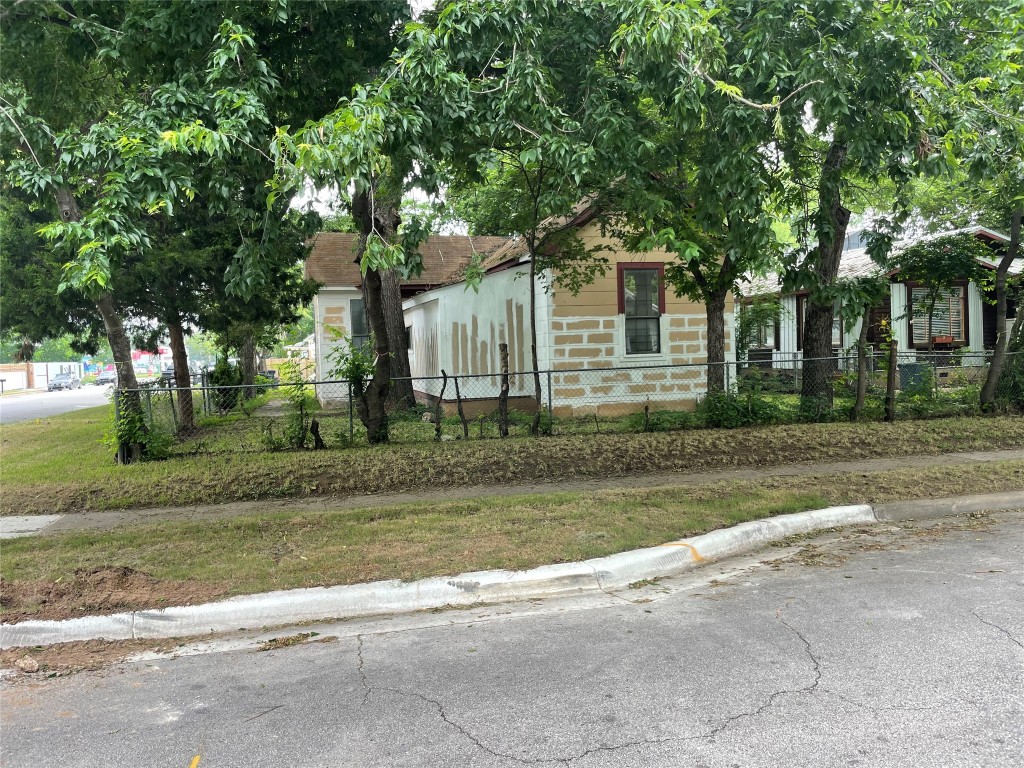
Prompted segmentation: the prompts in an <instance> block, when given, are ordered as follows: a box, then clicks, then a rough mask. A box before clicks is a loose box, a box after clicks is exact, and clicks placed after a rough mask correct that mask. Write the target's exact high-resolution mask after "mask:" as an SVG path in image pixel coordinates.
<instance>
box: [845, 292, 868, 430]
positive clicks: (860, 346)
mask: <svg viewBox="0 0 1024 768" xmlns="http://www.w3.org/2000/svg"><path fill="white" fill-rule="evenodd" d="M870 327H871V308H870V307H868V308H867V309H866V311H865V312H864V317H863V318H862V319H861V321H860V336H859V337H858V339H857V400H856V401H855V402H854V404H853V410H852V411H850V421H856V420H857V419H859V418H860V415H861V413H862V412H863V411H864V401H865V400H866V399H867V394H868V330H869V329H870Z"/></svg>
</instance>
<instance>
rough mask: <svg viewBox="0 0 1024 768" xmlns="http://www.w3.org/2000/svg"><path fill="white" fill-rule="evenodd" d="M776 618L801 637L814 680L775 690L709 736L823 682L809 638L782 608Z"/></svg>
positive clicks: (756, 715) (715, 729) (806, 691)
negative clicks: (783, 613)
mask: <svg viewBox="0 0 1024 768" xmlns="http://www.w3.org/2000/svg"><path fill="white" fill-rule="evenodd" d="M776 618H777V619H778V620H779V623H780V624H782V625H783V626H784V627H786V629H788V630H789V631H790V632H792V633H793V634H794V635H796V636H797V637H798V638H800V642H801V643H803V646H804V651H805V652H806V653H807V658H808V659H810V661H811V664H812V665H813V667H814V680H813V681H812V682H811V684H810V685H805V686H803V687H802V688H783V689H782V690H781V691H774V692H772V693H770V694H769V695H768V698H767V699H765V701H764V703H763V704H761V706H759V707H758V708H757V709H754V710H751V711H750V712H740V713H739V714H738V715H733V716H732V717H729V718H727V719H726V720H725V722H723V723H722V724H721V725H719V726H717V727H716V728H713V729H712V731H711V733H710V734H709V735H708V736H707V738H709V739H714V738H716V737H717V736H718V735H719V734H721V733H723V732H724V731H726V730H727V729H729V728H730V727H731V726H733V725H734V724H735V723H738V722H739V721H740V720H746V719H748V718H753V717H758V716H759V715H761V714H763V713H764V712H765V711H767V710H768V709H770V708H771V707H772V706H773V705H774V704H775V702H776V700H777V699H779V697H781V696H786V695H789V694H802V693H813V692H814V690H815V689H816V688H817V687H818V684H819V683H820V682H821V663H820V662H819V661H818V658H817V657H816V656H815V655H814V651H813V650H812V648H811V644H810V643H809V642H808V641H807V638H806V637H804V636H803V634H802V633H801V632H800V630H798V629H797V628H796V627H794V626H793V625H792V624H790V623H789V622H788V621H786V620H785V619H784V618H782V615H781V609H780V611H779V613H777V614H776Z"/></svg>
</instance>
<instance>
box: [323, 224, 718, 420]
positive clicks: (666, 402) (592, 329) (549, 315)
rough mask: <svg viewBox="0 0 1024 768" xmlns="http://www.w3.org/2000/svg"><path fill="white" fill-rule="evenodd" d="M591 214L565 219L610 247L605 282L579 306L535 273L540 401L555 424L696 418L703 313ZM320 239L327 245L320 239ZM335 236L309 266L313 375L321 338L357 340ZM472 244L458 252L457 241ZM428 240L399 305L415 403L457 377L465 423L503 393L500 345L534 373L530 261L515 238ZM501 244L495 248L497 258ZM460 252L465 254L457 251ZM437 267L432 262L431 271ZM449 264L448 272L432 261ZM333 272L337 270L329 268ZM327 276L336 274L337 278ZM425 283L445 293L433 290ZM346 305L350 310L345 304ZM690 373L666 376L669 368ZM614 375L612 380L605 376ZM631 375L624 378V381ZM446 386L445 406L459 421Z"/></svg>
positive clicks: (524, 406)
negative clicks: (349, 335)
mask: <svg viewBox="0 0 1024 768" xmlns="http://www.w3.org/2000/svg"><path fill="white" fill-rule="evenodd" d="M594 218H595V214H594V211H592V210H590V209H583V210H581V211H579V212H578V213H576V214H575V215H574V216H572V217H570V218H569V219H568V220H564V221H563V222H562V224H561V226H563V227H572V228H575V229H576V231H577V235H578V236H579V237H580V239H581V240H583V242H584V244H585V245H586V246H587V247H588V248H590V247H594V246H597V245H604V246H606V247H607V248H608V250H606V251H604V252H603V253H602V254H601V255H602V256H603V257H605V258H607V259H608V261H609V267H608V270H607V271H606V273H605V274H604V276H602V277H598V278H597V279H596V280H595V281H594V282H593V283H591V284H590V285H587V286H585V287H584V288H583V289H582V290H581V291H580V293H579V294H578V295H575V296H574V295H572V294H571V293H570V292H568V291H566V290H562V289H560V288H558V287H557V285H555V286H554V288H553V289H552V290H548V289H549V287H551V286H552V282H553V275H552V274H550V273H545V274H539V275H538V276H537V278H536V286H535V288H536V295H537V357H538V366H539V369H540V370H541V371H545V372H546V371H551V372H552V373H551V375H550V377H549V376H548V374H547V373H545V374H543V375H542V387H543V390H544V396H543V400H544V401H545V402H546V401H547V399H548V395H547V392H548V387H549V386H550V388H551V401H552V402H551V404H552V406H553V411H554V414H555V415H556V416H565V415H574V414H584V413H598V414H600V415H615V414H621V413H628V412H634V411H637V410H641V409H643V407H644V405H645V404H646V403H650V404H651V405H652V406H653V407H656V408H685V409H691V408H693V407H694V405H695V404H696V401H697V398H698V397H700V396H702V395H703V394H704V393H705V392H706V381H707V371H706V367H705V365H704V364H706V361H707V331H706V325H707V323H706V315H705V308H704V306H703V305H702V304H697V303H694V302H692V301H690V300H688V299H686V298H678V297H676V296H675V295H673V293H672V292H671V291H667V290H666V286H665V281H664V271H665V263H666V262H669V261H671V260H672V259H673V258H674V257H673V256H672V255H670V254H666V253H664V252H652V253H644V254H633V253H629V252H626V251H625V250H623V249H622V247H621V245H620V244H619V243H617V242H616V241H613V240H610V239H608V238H606V237H604V236H603V235H602V234H601V229H600V226H599V225H598V223H597V222H596V221H595V220H594ZM321 237H323V236H322V235H321ZM339 237H340V236H337V235H335V236H333V244H332V246H331V251H332V252H333V253H334V254H335V255H334V258H333V260H332V259H331V258H330V257H329V256H328V249H327V248H326V247H325V246H324V244H322V243H321V242H319V241H318V244H317V246H316V247H315V248H314V252H313V256H312V257H311V261H312V268H311V267H310V266H307V273H308V274H309V275H310V277H314V278H315V279H318V280H320V281H321V282H322V283H324V284H325V288H324V289H323V290H321V292H320V294H319V296H318V297H317V301H318V307H317V310H316V318H317V364H318V370H321V371H322V370H323V369H324V365H323V356H324V354H325V352H326V345H325V344H324V342H325V341H326V339H325V337H324V336H323V332H322V330H321V327H322V326H324V325H334V326H337V327H341V328H354V329H356V330H360V329H362V328H363V327H364V326H362V325H360V324H359V323H358V322H356V323H355V324H354V325H353V324H351V321H350V320H349V318H350V317H351V316H352V313H353V312H358V311H360V306H361V305H360V304H359V303H358V300H359V299H360V298H361V296H360V293H359V290H358V289H357V288H356V287H355V284H356V283H357V282H358V275H359V273H358V270H357V269H356V268H355V265H353V264H351V263H350V262H351V256H350V254H351V241H348V242H344V243H342V242H341V241H339V240H338V239H337V238H339ZM460 240H461V241H462V242H463V243H465V245H460V246H458V248H457V247H456V241H460ZM494 241H495V238H473V239H472V240H471V241H470V238H465V237H464V238H432V239H431V241H428V246H427V247H426V248H425V249H423V250H422V252H423V254H424V262H425V271H424V277H423V278H421V281H423V282H421V283H419V284H416V285H412V284H410V285H409V286H408V289H409V292H410V293H414V294H415V295H412V296H410V297H409V298H408V299H407V300H406V301H405V303H404V308H405V320H406V325H407V326H408V328H409V340H408V341H409V345H410V346H409V362H410V365H411V368H412V374H413V376H414V377H417V378H418V379H419V380H418V381H416V382H415V385H414V388H415V389H416V392H417V395H418V397H419V398H420V399H421V400H422V401H423V402H429V403H433V402H436V400H437V398H438V397H440V396H441V381H439V380H434V379H427V378H425V377H434V376H440V375H441V372H442V370H443V371H445V372H446V373H447V374H448V375H449V376H453V375H458V376H459V377H460V385H461V395H462V398H463V399H464V401H466V402H465V403H464V405H465V410H466V413H467V415H468V416H473V415H476V414H477V413H481V412H485V411H490V410H493V408H494V407H495V400H496V398H497V394H498V389H499V386H500V376H499V373H500V370H501V364H500V359H499V345H500V344H502V343H505V344H508V354H509V370H510V372H512V373H513V374H522V373H523V372H527V371H531V370H532V369H533V366H532V361H531V354H530V286H529V258H528V256H527V253H526V250H527V249H526V246H525V243H524V242H523V241H522V240H521V239H517V238H513V239H509V240H504V239H502V240H500V241H498V243H495V242H494ZM470 244H471V245H472V249H473V250H475V251H479V252H484V253H489V255H488V256H486V258H484V260H483V261H482V264H481V267H482V270H483V271H484V277H483V279H482V280H481V282H480V284H479V286H478V287H477V289H476V290H474V289H473V288H469V287H467V285H466V283H465V280H464V279H463V275H462V272H463V268H464V266H465V263H466V262H468V260H469V255H470V247H469V246H470ZM496 245H497V247H495V246H496ZM460 249H461V250H460ZM428 257H429V259H431V261H428ZM440 257H444V258H443V264H441V265H439V264H437V261H439V260H440ZM328 265H330V266H328ZM328 269H332V270H338V274H340V275H343V276H344V279H342V278H341V277H340V276H339V277H335V276H334V274H329V273H328V272H327V270H328ZM424 283H428V284H429V283H443V284H440V285H437V284H435V285H428V284H424ZM346 302H347V305H346ZM732 332H733V329H732V306H731V302H730V304H729V306H728V308H727V313H726V334H727V336H726V353H727V357H728V359H729V360H730V361H731V362H733V363H734V362H735V354H734V351H733V345H732ZM680 365H689V366H690V367H681V368H675V369H670V368H669V366H680ZM612 368H615V369H616V370H608V369H612ZM626 369H629V370H626ZM533 392H534V383H533V377H532V376H524V375H513V376H511V377H510V390H509V395H510V407H512V408H518V409H521V410H532V409H533V408H534V401H533V400H532V396H533ZM454 400H455V396H454V391H453V386H452V384H451V383H449V385H448V389H447V390H446V391H445V394H444V407H445V409H446V410H452V409H453V404H454Z"/></svg>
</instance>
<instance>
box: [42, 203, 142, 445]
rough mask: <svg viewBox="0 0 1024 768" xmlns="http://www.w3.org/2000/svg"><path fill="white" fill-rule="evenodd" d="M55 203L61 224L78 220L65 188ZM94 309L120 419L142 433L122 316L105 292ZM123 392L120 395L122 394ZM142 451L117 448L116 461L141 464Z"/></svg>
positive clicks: (79, 214) (136, 386)
mask: <svg viewBox="0 0 1024 768" xmlns="http://www.w3.org/2000/svg"><path fill="white" fill-rule="evenodd" d="M54 198H55V199H56V202H57V210H59V211H60V217H61V219H62V220H64V221H81V220H82V211H81V210H80V209H79V207H78V201H77V200H75V196H74V195H73V194H72V193H71V190H70V189H68V188H67V187H58V188H57V190H56V191H55V192H54ZM96 309H97V310H99V313H100V317H101V318H102V319H103V327H104V329H105V330H106V332H107V341H108V342H109V343H110V351H111V352H112V353H113V355H114V367H115V368H116V369H117V388H116V391H115V397H118V399H119V402H118V408H119V413H120V415H121V417H122V418H124V417H126V416H128V417H136V419H137V421H138V423H139V424H141V425H142V429H143V431H145V429H146V422H145V419H144V417H143V414H142V398H140V397H139V382H138V380H136V378H135V366H134V364H133V363H132V345H131V341H130V340H129V339H128V334H127V333H125V330H124V323H123V322H122V321H121V315H120V314H119V313H118V311H117V308H116V307H115V305H114V299H113V297H112V296H111V295H110V293H109V292H107V291H104V292H103V293H101V294H100V295H99V296H98V297H96ZM122 392H123V394H122ZM144 452H145V445H143V444H142V443H141V442H134V443H131V444H128V445H123V444H122V445H119V446H118V449H117V461H118V463H119V464H130V463H132V462H136V461H140V460H141V459H142V454H143V453H144Z"/></svg>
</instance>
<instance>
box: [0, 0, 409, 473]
mask: <svg viewBox="0 0 1024 768" xmlns="http://www.w3.org/2000/svg"><path fill="white" fill-rule="evenodd" d="M405 12H406V6H405V4H404V3H395V2H383V3H373V4H369V3H350V4H339V3H294V4H293V3H289V2H285V1H284V0H282V1H280V2H277V3H273V4H271V3H249V4H241V5H240V4H237V3H233V2H227V1H225V2H205V3H199V2H182V3H158V2H148V1H146V0H136V1H133V2H123V3H116V4H115V3H102V2H90V1H89V0H68V1H67V2H62V3H55V2H54V3H50V2H39V3H14V4H6V5H5V6H4V7H3V8H2V9H0V27H2V29H0V32H2V36H3V39H2V41H0V43H2V45H3V47H4V65H5V66H4V73H3V80H2V81H0V99H2V101H0V111H2V114H0V118H2V119H0V130H2V131H3V138H4V148H5V153H4V158H3V160H4V174H5V176H6V177H7V178H8V179H9V180H10V181H11V182H12V183H15V184H17V185H19V186H21V187H22V188H23V189H25V190H26V191H27V192H28V193H30V194H31V195H33V196H34V197H35V198H36V199H37V200H39V201H43V200H47V199H49V200H51V201H52V203H53V204H54V207H55V208H56V212H57V217H56V221H54V222H53V223H52V224H51V225H50V226H49V227H48V228H47V234H48V236H49V237H50V238H51V240H52V241H53V243H54V246H55V247H56V248H57V249H58V250H59V251H60V252H62V253H63V254H64V256H65V258H66V259H67V260H68V266H67V268H66V269H65V271H64V276H63V279H64V282H65V283H66V284H68V285H71V286H73V287H75V288H77V289H78V290H79V291H81V292H82V293H84V294H86V295H88V296H89V297H90V300H92V301H93V302H94V303H95V305H96V307H97V309H98V310H99V314H100V316H101V317H102V318H103V322H104V325H105V328H106V333H107V335H108V338H109V339H110V344H111V347H112V349H113V350H114V354H115V358H116V360H117V365H118V373H119V380H120V383H121V386H122V387H123V388H125V389H126V390H127V392H126V396H125V402H124V403H123V405H124V406H125V407H126V408H127V409H128V410H129V411H135V412H136V413H138V412H139V403H138V397H137V395H134V394H132V390H134V389H135V387H136V382H135V378H134V370H133V368H132V366H131V360H130V345H129V341H128V338H127V335H126V332H125V329H124V323H123V319H122V316H121V313H120V312H119V311H118V308H117V303H116V301H115V297H114V294H113V292H112V291H114V290H115V289H116V285H114V283H113V282H112V281H113V280H114V279H115V277H116V274H117V270H118V266H119V265H120V264H121V263H123V262H124V261H125V260H126V259H127V258H128V257H129V255H132V256H134V254H136V253H137V252H139V251H145V250H146V249H147V248H148V247H149V245H150V232H149V228H150V221H149V219H148V217H149V216H151V215H152V214H154V213H156V212H162V213H164V214H165V215H168V216H172V215H173V214H174V213H175V212H176V210H178V209H180V208H181V207H182V206H183V205H187V204H189V203H193V204H199V205H201V206H202V207H203V210H205V211H207V212H209V213H211V214H215V215H220V216H224V217H227V218H229V219H230V220H231V221H232V223H233V225H234V227H235V229H236V231H237V232H238V240H237V246H238V247H237V251H236V258H235V259H233V261H232V263H231V266H230V269H229V271H228V278H229V281H230V285H231V290H232V291H233V292H234V293H235V294H237V295H238V296H240V297H242V298H245V297H247V296H253V295H256V294H257V293H266V292H269V291H272V290H273V289H274V286H273V285H272V284H271V282H270V280H271V278H272V274H273V269H272V268H271V267H270V266H269V265H270V264H272V263H273V261H274V259H273V253H274V251H275V250H276V248H277V246H276V245H275V243H276V241H277V240H278V239H279V238H277V237H274V236H273V234H274V232H275V231H276V230H277V229H280V228H281V226H282V223H283V222H286V221H287V211H288V205H289V198H279V199H278V200H277V201H275V202H272V203H270V204H269V205H268V202H267V199H266V196H265V194H264V193H263V189H262V181H263V180H264V179H265V178H267V177H268V176H269V175H270V173H271V169H272V166H273V162H272V160H271V159H270V158H269V156H268V155H267V153H266V152H265V151H264V150H265V148H266V147H267V145H268V144H269V141H270V139H271V137H272V136H273V134H274V126H275V125H276V124H285V123H289V122H292V121H295V122H302V121H304V120H307V119H308V118H310V117H312V116H315V115H320V114H323V112H324V111H326V110H329V109H330V108H331V107H332V106H333V104H334V103H335V102H336V99H337V97H338V96H339V95H342V94H343V93H345V92H346V90H347V89H348V88H349V87H351V85H352V84H353V83H354V82H357V81H358V80H359V79H360V78H362V77H365V76H366V70H367V68H368V67H370V66H373V65H374V64H375V63H376V62H378V61H379V60H381V59H382V58H385V57H386V55H387V53H388V52H389V51H390V42H389V41H390V35H391V32H392V29H393V27H394V24H395V21H396V19H398V18H402V17H403V16H404V14H405ZM357 41H358V44H357ZM381 41H384V43H385V44H384V46H381V45H380V42H381ZM328 63H330V66H328ZM310 66H313V67H314V69H315V71H317V73H318V76H317V77H310V76H309V72H310V69H309V67H310ZM183 125H184V126H186V127H187V131H190V132H191V133H192V134H195V133H196V132H199V133H201V134H202V136H203V142H202V146H201V149H202V156H201V157H200V156H192V157H190V156H188V155H186V154H183V153H180V152H177V151H175V149H176V143H175V141H174V139H175V137H179V138H180V135H179V134H176V133H175V132H174V131H173V130H172V129H175V128H180V127H181V126H183ZM209 127H212V128H213V130H212V131H206V129H207V128H209ZM204 131H205V132H204ZM179 144H180V141H179ZM260 147H262V148H263V149H260ZM268 233H269V236H268ZM54 287H55V289H56V286H54ZM141 451H142V445H141V444H136V445H135V446H134V447H133V448H132V449H131V450H130V451H128V452H122V455H128V456H130V457H137V456H139V455H140V454H141Z"/></svg>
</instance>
